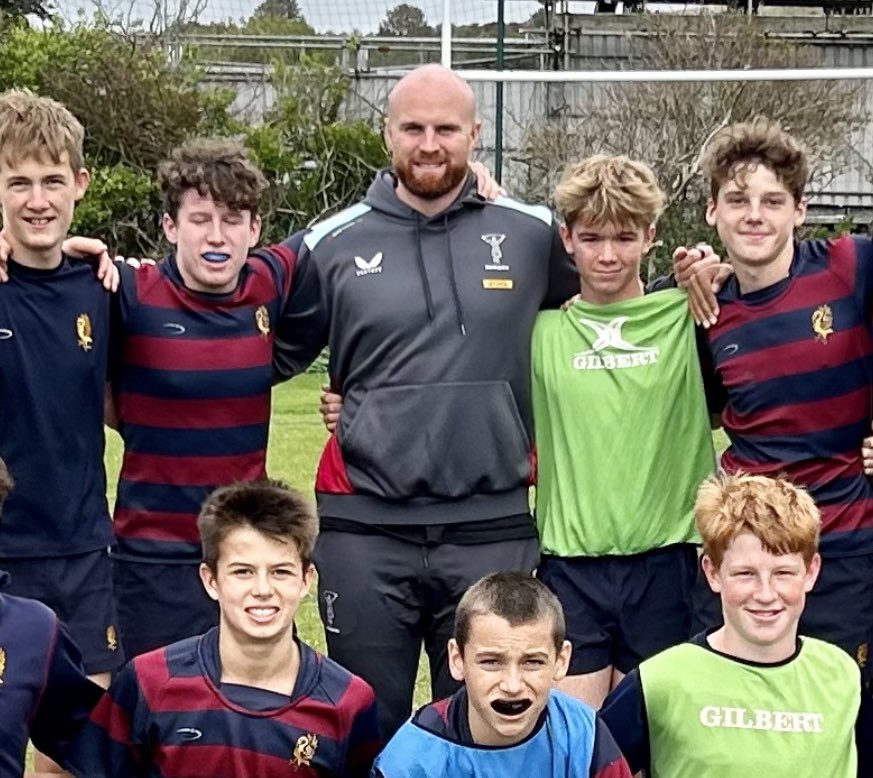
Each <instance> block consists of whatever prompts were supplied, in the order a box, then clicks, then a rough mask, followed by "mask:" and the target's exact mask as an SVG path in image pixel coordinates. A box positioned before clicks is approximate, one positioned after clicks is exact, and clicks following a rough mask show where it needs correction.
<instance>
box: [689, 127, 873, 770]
mask: <svg viewBox="0 0 873 778" xmlns="http://www.w3.org/2000/svg"><path fill="white" fill-rule="evenodd" d="M703 171H704V174H705V175H706V177H707V179H708V180H709V182H710V187H711V197H710V200H709V204H708V206H707V211H706V219H707V221H708V223H709V224H710V225H711V226H714V227H715V228H716V229H717V230H718V234H719V237H720V238H721V241H722V243H723V244H724V246H725V248H726V250H727V256H728V259H729V260H730V263H731V265H732V267H733V270H734V273H733V276H731V277H730V278H729V279H728V281H727V283H725V285H724V286H723V288H722V289H721V290H720V291H719V292H718V295H717V302H718V306H719V308H720V312H719V315H718V318H717V321H716V322H715V324H712V325H711V326H709V328H708V330H707V333H706V336H707V341H708V347H709V351H710V353H711V354H712V362H713V364H714V369H715V375H716V378H717V383H720V384H721V390H720V393H719V394H720V398H716V401H717V403H718V405H719V410H722V414H721V418H722V422H723V424H724V429H725V431H726V432H727V434H728V437H729V438H730V446H729V448H728V449H727V451H726V452H725V453H724V456H723V457H722V466H723V467H724V468H725V469H726V470H727V471H728V472H737V471H740V470H742V471H745V472H752V473H757V474H762V475H770V476H777V475H780V474H784V475H785V476H786V477H787V478H789V479H791V480H792V481H793V482H794V483H797V484H799V485H802V486H804V487H805V488H807V489H809V492H810V494H811V495H812V497H813V499H814V500H815V501H816V504H817V505H818V507H819V509H820V510H821V515H822V529H821V554H822V557H823V560H824V563H823V565H822V571H821V575H819V577H818V581H817V583H816V585H815V588H814V589H813V590H812V592H811V593H810V597H809V602H808V604H807V607H806V610H805V611H804V614H803V618H802V621H801V631H802V632H803V633H804V634H808V635H812V636H814V637H818V638H822V639H824V640H829V641H831V642H833V643H835V644H836V645H838V646H840V647H841V648H843V649H844V650H845V651H847V652H848V653H849V654H850V655H851V656H852V657H854V658H855V660H856V661H857V663H858V665H859V666H860V667H861V671H862V676H863V678H864V681H865V683H866V684H867V689H866V691H865V692H864V695H863V698H862V717H864V718H866V720H867V721H869V722H870V723H869V724H868V726H869V727H870V731H869V734H868V735H867V736H866V737H863V738H860V739H859V744H860V745H861V746H862V748H861V753H860V760H861V770H860V772H861V774H865V775H866V774H871V772H873V753H871V752H873V697H871V690H870V684H871V681H873V663H871V662H870V659H869V651H870V644H871V641H873V481H871V480H870V479H869V478H867V477H866V476H865V475H864V470H863V461H862V452H861V442H862V440H863V438H864V435H865V434H866V432H867V431H868V430H869V428H870V413H871V411H870V409H871V402H873V382H871V372H870V364H871V357H873V334H871V331H870V328H869V318H870V307H871V303H873V243H871V241H870V239H869V238H867V237H861V236H852V235H845V236H842V237H840V238H837V239H834V240H812V241H802V242H796V241H794V230H795V228H796V227H798V226H800V224H802V223H803V219H804V217H805V215H806V200H805V199H804V187H805V186H806V184H807V181H808V179H809V164H808V160H807V154H806V151H805V149H804V148H803V147H802V146H801V145H800V144H799V143H798V142H797V141H796V140H795V139H794V138H792V137H791V136H790V135H788V134H787V133H786V132H785V131H784V130H782V129H781V127H779V125H778V124H776V123H774V122H772V121H769V120H766V119H758V120H755V121H753V122H746V123H740V124H735V125H731V126H729V127H726V128H725V129H724V130H722V131H721V132H720V133H718V134H717V135H716V136H715V137H714V138H713V139H712V141H711V142H710V144H709V146H708V147H707V149H706V152H705V155H704V159H703ZM699 588H700V589H701V593H703V594H706V592H704V591H703V587H699ZM701 599H702V602H701V603H700V608H699V610H700V611H701V616H702V621H703V623H704V625H707V626H710V625H714V624H716V623H718V609H717V601H714V599H713V598H712V597H711V596H710V597H703V598H701ZM865 746H866V747H865Z"/></svg>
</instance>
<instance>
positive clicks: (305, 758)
mask: <svg viewBox="0 0 873 778" xmlns="http://www.w3.org/2000/svg"><path fill="white" fill-rule="evenodd" d="M317 748H318V737H317V736H316V735H314V734H310V735H301V736H300V737H299V738H297V745H296V746H294V756H293V757H292V759H291V762H292V764H294V765H295V766H297V767H311V766H312V760H313V759H314V758H315V749H317Z"/></svg>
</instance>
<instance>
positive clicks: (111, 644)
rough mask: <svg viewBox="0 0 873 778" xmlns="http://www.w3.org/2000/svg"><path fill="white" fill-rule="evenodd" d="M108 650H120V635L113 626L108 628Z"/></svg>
mask: <svg viewBox="0 0 873 778" xmlns="http://www.w3.org/2000/svg"><path fill="white" fill-rule="evenodd" d="M106 648H108V649H109V650H110V651H115V650H116V649H117V648H118V634H117V633H116V632H115V627H113V626H112V625H111V624H110V625H109V626H108V627H107V628H106Z"/></svg>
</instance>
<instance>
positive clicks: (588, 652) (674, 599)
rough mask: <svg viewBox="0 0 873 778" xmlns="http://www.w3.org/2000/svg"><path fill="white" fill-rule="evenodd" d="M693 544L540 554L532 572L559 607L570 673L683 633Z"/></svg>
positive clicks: (628, 664) (622, 667)
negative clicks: (615, 552) (603, 553)
mask: <svg viewBox="0 0 873 778" xmlns="http://www.w3.org/2000/svg"><path fill="white" fill-rule="evenodd" d="M696 569H697V548H696V547H695V546H693V545H691V544H686V543H683V544H677V545H672V546H667V547H666V548H659V549H655V550H653V551H647V552H645V553H642V554H629V555H627V556H600V557H556V556H548V555H543V557H542V560H541V561H540V566H539V569H538V570H537V577H538V578H539V579H540V580H541V581H542V582H543V583H544V584H546V586H548V587H549V589H551V590H552V591H553V592H554V593H555V595H556V596H557V598H558V599H559V600H560V601H561V605H562V606H563V607H564V615H565V618H566V620H567V640H569V641H570V642H571V643H572V644H573V655H572V657H571V658H570V675H584V674H587V673H593V672H596V671H598V670H602V669H604V668H605V667H614V668H616V669H617V670H618V671H619V672H622V673H628V672H629V671H631V670H633V669H634V668H635V667H636V666H637V665H638V664H639V663H640V662H642V661H643V660H644V659H648V658H649V657H650V656H652V655H654V654H657V653H658V652H659V651H663V650H664V649H665V648H669V647H670V646H674V645H676V644H677V643H681V642H682V641H684V640H687V639H688V636H689V634H690V626H691V589H692V587H693V585H694V576H695V571H696Z"/></svg>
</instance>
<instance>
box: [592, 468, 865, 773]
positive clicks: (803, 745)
mask: <svg viewBox="0 0 873 778" xmlns="http://www.w3.org/2000/svg"><path fill="white" fill-rule="evenodd" d="M695 518H696V520H697V526H698V529H699V530H700V535H701V537H702V538H703V554H704V555H703V559H702V562H703V570H704V573H705V574H706V580H707V582H708V583H709V585H710V587H711V588H712V591H713V592H715V593H716V594H718V596H719V598H720V600H721V608H722V615H723V617H724V625H723V626H721V627H719V628H717V629H714V630H709V631H707V632H706V633H702V634H700V635H698V636H697V637H695V638H693V639H692V640H691V641H689V642H688V643H684V644H683V645H680V646H676V647H674V648H671V649H668V650H667V651H664V652H663V653H661V654H658V655H657V656H656V657H653V658H652V659H649V660H647V661H645V662H643V663H642V664H641V665H640V667H639V669H638V670H636V671H634V672H632V673H630V674H629V675H628V676H627V677H626V678H625V679H624V681H622V683H621V684H620V685H619V687H618V689H616V690H615V691H614V692H613V693H612V695H611V696H610V697H609V699H608V700H607V702H606V705H605V707H604V709H603V717H604V719H605V720H606V722H607V724H608V725H609V727H610V729H611V731H612V732H613V733H614V734H615V737H616V740H617V741H618V743H619V745H620V747H621V750H622V753H624V755H625V756H626V757H627V759H628V761H629V762H630V765H631V768H632V769H633V770H635V771H636V770H641V769H643V768H646V769H648V770H649V771H650V772H649V773H648V775H650V776H651V778H663V776H669V777H670V778H684V776H688V777H689V778H692V777H693V778H697V776H701V775H719V776H732V775H737V776H739V775H753V774H755V773H758V772H763V773H764V774H766V775H767V776H772V778H783V777H784V778H794V777H795V776H798V775H809V776H813V775H815V776H819V775H827V776H829V778H853V776H855V773H856V753H855V743H854V725H855V718H856V716H857V713H858V705H859V691H860V678H859V672H858V667H857V665H855V663H854V662H853V661H852V660H851V658H850V657H848V656H847V655H846V654H845V652H843V651H841V650H840V649H838V648H837V647H836V646H833V645H831V644H829V643H825V642H823V641H820V640H816V639H814V638H808V637H798V634H797V627H798V622H799V621H800V616H801V614H802V613H803V607H804V604H805V602H806V595H807V594H808V593H809V591H810V590H811V589H812V588H813V585H814V584H815V581H816V578H817V577H818V574H819V570H820V568H821V559H820V557H819V555H818V552H817V548H818V537H819V520H820V516H819V511H818V509H817V508H816V506H815V503H814V502H813V500H812V498H811V497H810V496H809V495H808V494H807V493H806V492H805V491H803V490H802V489H799V488H798V487H795V486H793V485H792V484H790V483H789V482H788V481H785V480H782V479H777V480H772V479H770V478H767V477H764V476H754V475H743V474H740V475H727V476H723V477H721V478H719V479H713V480H711V481H709V482H707V483H705V484H704V485H703V486H702V487H701V488H700V492H699V494H698V497H697V503H696V505H695Z"/></svg>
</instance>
